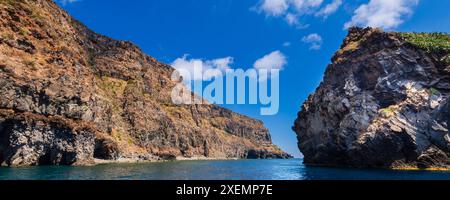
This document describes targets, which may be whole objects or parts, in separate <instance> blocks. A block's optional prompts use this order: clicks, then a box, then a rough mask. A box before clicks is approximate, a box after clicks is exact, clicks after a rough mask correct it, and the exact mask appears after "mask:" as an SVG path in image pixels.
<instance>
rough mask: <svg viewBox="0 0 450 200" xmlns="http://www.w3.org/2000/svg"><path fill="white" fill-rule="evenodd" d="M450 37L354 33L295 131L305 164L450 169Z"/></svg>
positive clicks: (357, 30) (300, 116) (369, 31)
mask: <svg viewBox="0 0 450 200" xmlns="http://www.w3.org/2000/svg"><path fill="white" fill-rule="evenodd" d="M449 53H450V36H449V35H447V34H407V33H386V32H383V31H380V30H377V29H371V28H366V29H360V28H353V29H351V30H350V33H349V35H348V36H347V38H346V39H345V41H344V44H343V45H342V47H341V49H340V50H339V51H338V52H337V53H336V55H335V56H334V57H333V59H332V64H331V65H329V66H328V68H327V70H326V73H325V77H324V80H323V82H322V83H321V84H320V86H319V88H318V89H317V91H316V92H315V93H314V94H312V95H311V96H310V97H309V98H308V100H307V101H306V102H305V103H304V105H303V107H302V110H301V112H300V113H299V114H298V119H297V120H296V121H295V125H294V127H293V129H294V131H296V133H297V135H298V140H299V143H298V145H299V148H300V150H301V151H302V153H303V154H304V156H305V160H304V162H305V164H308V165H320V166H344V167H370V168H371V167H375V168H420V169H423V168H449V166H450V135H449V124H450V107H449V104H450V99H449V95H450V62H449V61H450V56H449Z"/></svg>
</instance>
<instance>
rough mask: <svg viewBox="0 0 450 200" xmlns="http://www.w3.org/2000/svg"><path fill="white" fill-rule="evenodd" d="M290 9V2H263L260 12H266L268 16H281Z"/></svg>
mask: <svg viewBox="0 0 450 200" xmlns="http://www.w3.org/2000/svg"><path fill="white" fill-rule="evenodd" d="M288 8H289V4H288V0H263V1H261V2H260V7H259V11H262V12H264V13H265V14H266V15H267V16H280V15H283V14H284V13H285V12H286V11H287V10H288Z"/></svg>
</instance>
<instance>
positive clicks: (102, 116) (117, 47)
mask: <svg viewBox="0 0 450 200" xmlns="http://www.w3.org/2000/svg"><path fill="white" fill-rule="evenodd" d="M172 72H173V69H172V68H171V67H170V66H168V65H165V64H162V63H159V62H158V61H156V60H155V59H154V58H152V57H149V56H147V55H145V54H143V53H142V52H141V50H140V49H139V48H138V47H136V46H134V45H133V44H131V43H129V42H123V41H116V40H112V39H109V38H107V37H105V36H101V35H98V34H96V33H94V32H92V31H90V30H88V29H87V28H86V27H85V26H83V25H82V24H80V23H79V22H77V21H75V20H74V19H73V18H71V17H70V16H69V15H68V14H67V13H66V12H64V11H63V10H61V9H60V8H59V7H58V6H57V5H56V4H55V3H54V2H53V1H51V0H18V1H10V0H0V163H2V164H3V165H9V166H24V165H39V164H67V165H72V164H75V165H86V164H92V163H93V161H94V158H98V159H107V160H117V159H133V160H155V159H156V160H157V159H174V158H176V157H185V158H198V157H205V158H247V157H250V158H287V157H290V156H289V155H288V154H286V153H284V152H283V151H281V150H280V149H279V148H278V147H276V146H275V145H273V144H272V141H271V137H270V134H269V132H268V130H267V129H266V128H265V127H264V125H263V124H262V122H260V121H258V120H254V119H251V118H248V117H245V116H242V115H239V114H236V113H233V112H231V111H229V110H226V109H223V108H220V107H217V106H215V105H192V106H191V105H186V106H184V105H183V106H179V105H174V104H173V103H172V101H171V95H170V94H171V90H172V88H173V87H174V86H175V84H176V83H175V82H172V81H171V79H170V77H171V74H172Z"/></svg>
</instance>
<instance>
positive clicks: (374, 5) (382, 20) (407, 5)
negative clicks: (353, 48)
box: [345, 0, 419, 29]
mask: <svg viewBox="0 0 450 200" xmlns="http://www.w3.org/2000/svg"><path fill="white" fill-rule="evenodd" d="M418 3H419V0H370V2H369V3H368V4H363V5H361V6H360V7H359V8H357V9H356V10H355V15H354V16H353V18H352V20H351V21H349V22H347V23H346V24H345V28H349V27H351V26H370V27H377V28H384V29H392V28H395V27H397V26H399V25H400V24H402V23H403V22H404V18H405V17H408V16H409V15H411V14H412V12H413V11H412V8H413V7H414V6H416V5H417V4H418Z"/></svg>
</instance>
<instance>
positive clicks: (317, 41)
mask: <svg viewBox="0 0 450 200" xmlns="http://www.w3.org/2000/svg"><path fill="white" fill-rule="evenodd" d="M302 41H303V42H304V43H306V44H309V45H310V47H309V49H311V50H319V49H320V48H322V44H323V39H322V36H320V35H319V34H317V33H312V34H309V35H307V36H305V37H303V38H302Z"/></svg>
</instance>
